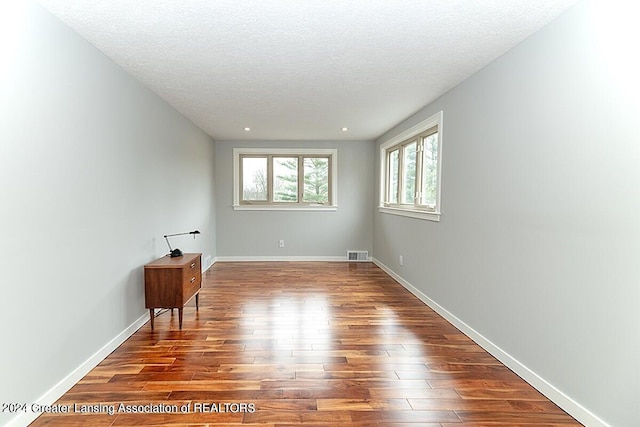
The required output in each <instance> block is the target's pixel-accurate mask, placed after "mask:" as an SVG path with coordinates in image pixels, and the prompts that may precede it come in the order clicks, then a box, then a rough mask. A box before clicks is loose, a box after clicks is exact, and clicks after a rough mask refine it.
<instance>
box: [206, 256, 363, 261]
mask: <svg viewBox="0 0 640 427" xmlns="http://www.w3.org/2000/svg"><path fill="white" fill-rule="evenodd" d="M277 261H302V262H305V261H306V262H353V261H349V260H348V259H347V257H346V256H221V257H217V258H216V262H277ZM371 261H372V259H371V257H369V262H371ZM360 262H362V261H360Z"/></svg>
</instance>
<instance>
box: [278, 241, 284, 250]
mask: <svg viewBox="0 0 640 427" xmlns="http://www.w3.org/2000/svg"><path fill="white" fill-rule="evenodd" d="M278 247H279V248H284V240H280V241H279V242H278Z"/></svg>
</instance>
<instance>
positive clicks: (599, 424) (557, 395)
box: [373, 258, 610, 427]
mask: <svg viewBox="0 0 640 427" xmlns="http://www.w3.org/2000/svg"><path fill="white" fill-rule="evenodd" d="M373 262H374V264H376V265H377V266H378V267H380V268H381V269H382V270H384V271H385V273H387V274H388V275H389V276H391V277H393V278H394V279H395V280H396V281H397V282H398V283H400V284H401V285H402V286H404V287H405V288H406V289H407V290H408V291H409V292H411V293H412V294H413V295H415V296H416V297H417V298H418V299H419V300H420V301H422V302H423V303H425V304H426V305H428V306H429V307H430V308H432V309H433V311H435V312H436V313H438V314H439V315H440V316H442V317H444V318H445V319H446V320H447V321H448V322H449V323H451V324H452V325H453V326H455V327H456V328H458V329H459V330H460V332H462V333H463V334H465V335H466V336H468V337H469V338H471V339H472V340H473V341H474V342H475V343H476V344H478V345H479V346H480V347H482V348H484V349H485V350H486V351H488V352H489V353H490V354H491V355H492V356H494V357H495V358H496V359H498V360H499V361H500V362H502V363H503V364H504V365H505V366H507V367H508V368H509V369H511V370H512V371H513V372H515V373H516V374H517V375H518V376H520V377H521V378H522V379H523V380H525V381H526V382H527V383H529V384H530V385H531V386H533V387H534V388H535V389H536V390H538V391H539V392H540V393H542V394H544V395H545V396H546V397H547V398H548V399H549V400H551V401H552V402H554V403H555V404H556V405H558V406H559V407H560V408H562V409H563V410H564V411H566V412H567V413H568V414H569V415H571V416H572V417H574V418H575V419H576V420H578V421H579V422H581V423H582V424H584V425H585V426H589V427H610V425H609V424H607V423H606V422H604V421H603V420H602V419H600V418H598V417H597V416H596V415H595V414H593V413H592V412H591V411H589V410H588V409H587V408H585V407H584V406H582V405H580V404H579V403H578V402H576V401H575V400H573V399H572V398H571V397H569V396H567V395H566V394H565V393H563V392H562V391H560V390H558V389H557V388H556V387H555V386H554V385H553V384H551V383H549V382H548V381H547V380H545V379H544V378H542V377H541V376H540V375H538V374H536V373H535V372H534V371H532V370H531V369H529V368H528V367H527V366H525V365H524V364H522V363H521V362H519V361H518V360H517V359H515V358H514V357H513V356H511V355H510V354H509V353H507V352H506V351H504V350H503V349H502V348H500V347H498V346H497V345H495V344H494V343H492V342H491V341H490V340H488V339H487V338H485V337H484V336H483V335H482V334H480V333H479V332H478V331H476V330H475V329H473V328H472V327H471V326H469V325H467V324H466V323H464V322H463V321H462V320H460V319H459V318H458V317H456V316H455V315H453V314H452V313H451V312H449V311H448V310H447V309H446V308H444V307H442V306H441V305H440V304H438V303H437V302H435V301H434V300H432V299H431V298H429V297H428V296H427V295H425V294H424V293H423V292H422V291H420V290H419V289H417V288H416V287H415V286H413V285H412V284H411V283H409V282H407V281H406V280H404V279H403V278H402V277H401V276H400V275H398V274H397V273H396V272H395V271H393V270H391V269H390V268H389V267H387V266H386V265H384V264H383V263H382V262H380V260H378V259H376V258H373Z"/></svg>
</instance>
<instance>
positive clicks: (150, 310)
mask: <svg viewBox="0 0 640 427" xmlns="http://www.w3.org/2000/svg"><path fill="white" fill-rule="evenodd" d="M153 311H154V310H153V308H150V309H149V317H150V318H151V330H152V331H153V320H154V319H155V317H156V316H155V313H154V312H153Z"/></svg>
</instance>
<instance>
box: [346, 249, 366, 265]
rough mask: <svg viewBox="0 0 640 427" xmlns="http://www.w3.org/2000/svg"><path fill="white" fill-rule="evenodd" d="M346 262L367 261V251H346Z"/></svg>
mask: <svg viewBox="0 0 640 427" xmlns="http://www.w3.org/2000/svg"><path fill="white" fill-rule="evenodd" d="M347 260H348V261H355V262H363V261H369V251H347Z"/></svg>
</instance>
